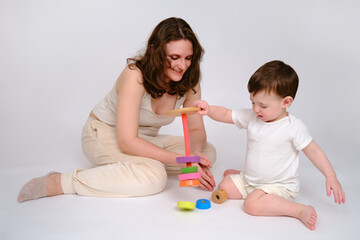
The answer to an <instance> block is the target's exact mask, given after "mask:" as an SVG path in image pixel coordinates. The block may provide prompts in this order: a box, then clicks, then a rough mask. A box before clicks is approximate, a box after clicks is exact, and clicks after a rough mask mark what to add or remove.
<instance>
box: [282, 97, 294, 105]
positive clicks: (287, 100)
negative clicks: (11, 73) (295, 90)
mask: <svg viewBox="0 0 360 240" xmlns="http://www.w3.org/2000/svg"><path fill="white" fill-rule="evenodd" d="M293 101H294V99H293V98H292V97H290V96H287V97H284V99H283V104H282V107H283V108H287V107H290V105H291V104H292V102H293Z"/></svg>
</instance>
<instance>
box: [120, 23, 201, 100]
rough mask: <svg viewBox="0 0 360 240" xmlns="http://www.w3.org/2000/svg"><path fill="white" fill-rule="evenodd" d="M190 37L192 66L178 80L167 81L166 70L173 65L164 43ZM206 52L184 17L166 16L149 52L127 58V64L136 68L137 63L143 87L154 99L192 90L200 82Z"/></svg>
mask: <svg viewBox="0 0 360 240" xmlns="http://www.w3.org/2000/svg"><path fill="white" fill-rule="evenodd" d="M181 39H187V40H189V41H191V43H192V45H193V56H192V59H191V65H190V67H189V68H188V69H187V70H186V72H185V73H184V75H183V78H182V79H181V81H179V82H174V81H170V82H168V83H167V82H166V81H165V80H164V79H165V76H164V69H165V68H168V67H169V66H170V62H169V60H167V58H166V53H165V45H166V44H167V43H169V42H170V41H175V40H181ZM203 54H204V50H203V48H202V47H201V45H200V43H199V41H198V39H197V37H196V35H195V33H194V32H193V31H192V29H191V27H190V26H189V24H187V22H185V21H184V20H183V19H181V18H175V17H171V18H167V19H165V20H163V21H161V22H160V23H159V24H158V25H157V26H156V27H155V29H154V31H153V32H152V34H151V36H150V38H149V40H148V42H147V47H146V51H145V53H144V54H143V55H140V56H137V57H133V58H128V59H127V64H128V66H129V68H131V69H133V68H134V67H135V66H136V67H137V68H139V69H140V71H141V72H142V75H143V81H144V83H143V84H144V88H145V90H146V91H147V92H148V93H149V94H151V97H153V98H159V97H161V96H162V95H163V94H164V93H166V92H167V93H168V94H170V95H176V94H178V95H179V96H180V97H182V96H184V94H185V93H186V92H187V91H189V90H190V89H192V90H193V91H194V92H196V91H195V90H194V87H195V86H196V85H197V84H198V83H199V81H200V61H201V58H202V56H203Z"/></svg>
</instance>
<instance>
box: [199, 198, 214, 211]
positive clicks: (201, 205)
mask: <svg viewBox="0 0 360 240" xmlns="http://www.w3.org/2000/svg"><path fill="white" fill-rule="evenodd" d="M210 207H211V204H210V201H209V200H207V199H199V200H197V201H196V208H197V209H209V208H210Z"/></svg>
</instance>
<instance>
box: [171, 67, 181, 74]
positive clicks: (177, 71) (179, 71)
mask: <svg viewBox="0 0 360 240" xmlns="http://www.w3.org/2000/svg"><path fill="white" fill-rule="evenodd" d="M172 70H173V71H174V72H176V73H178V74H180V73H182V71H181V70H175V69H173V68H172Z"/></svg>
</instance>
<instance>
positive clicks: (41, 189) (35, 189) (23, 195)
mask: <svg viewBox="0 0 360 240" xmlns="http://www.w3.org/2000/svg"><path fill="white" fill-rule="evenodd" d="M54 173H57V172H49V173H48V174H46V175H45V176H42V177H38V178H33V179H31V180H30V181H29V182H27V183H26V184H25V185H24V186H23V187H22V188H21V190H20V192H19V196H18V198H17V201H18V202H20V203H21V202H24V201H27V200H33V199H37V198H41V197H46V179H47V177H48V176H49V175H51V174H54Z"/></svg>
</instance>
